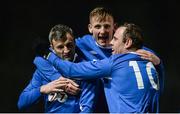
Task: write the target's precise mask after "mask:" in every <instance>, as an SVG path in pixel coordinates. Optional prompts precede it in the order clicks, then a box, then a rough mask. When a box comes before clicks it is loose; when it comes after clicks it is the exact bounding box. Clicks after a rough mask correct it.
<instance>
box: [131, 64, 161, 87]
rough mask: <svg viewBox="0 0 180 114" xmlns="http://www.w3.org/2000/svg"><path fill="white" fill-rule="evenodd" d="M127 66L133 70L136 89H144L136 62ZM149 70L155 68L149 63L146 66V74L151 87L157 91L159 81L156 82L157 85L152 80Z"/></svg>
mask: <svg viewBox="0 0 180 114" xmlns="http://www.w3.org/2000/svg"><path fill="white" fill-rule="evenodd" d="M129 66H132V67H133V69H134V73H135V76H136V81H137V85H138V89H144V83H143V79H142V75H141V72H140V69H139V66H138V64H137V61H130V62H129ZM151 69H155V68H154V66H153V64H152V63H151V62H148V63H147V64H146V72H147V75H148V78H149V81H150V83H151V85H152V87H153V88H154V89H156V90H158V89H159V81H158V83H157V84H156V83H155V82H154V79H153V77H152V73H151ZM157 78H158V77H157Z"/></svg>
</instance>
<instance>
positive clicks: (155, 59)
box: [136, 49, 161, 65]
mask: <svg viewBox="0 0 180 114" xmlns="http://www.w3.org/2000/svg"><path fill="white" fill-rule="evenodd" d="M136 53H137V54H138V55H140V56H141V58H142V59H146V60H149V61H151V62H152V63H153V64H154V65H159V64H160V61H161V60H160V58H159V57H158V56H156V55H155V54H153V53H152V52H150V51H146V50H143V49H139V50H137V51H136Z"/></svg>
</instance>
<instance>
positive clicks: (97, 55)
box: [76, 35, 165, 111]
mask: <svg viewBox="0 0 180 114" xmlns="http://www.w3.org/2000/svg"><path fill="white" fill-rule="evenodd" d="M76 45H77V47H79V49H80V50H81V52H82V54H81V55H83V56H84V57H85V58H86V59H87V60H91V61H92V60H101V59H104V58H107V57H110V56H111V51H112V50H111V48H109V47H108V48H103V47H100V46H99V45H98V44H97V42H96V41H95V38H93V36H92V35H85V36H83V37H82V38H78V39H76ZM142 49H144V50H147V51H150V52H152V53H154V54H155V55H157V54H156V53H155V52H154V51H153V50H151V49H149V48H147V47H145V46H143V47H142ZM155 68H156V70H157V72H158V75H159V83H160V89H159V95H158V96H160V94H161V93H162V92H163V90H164V77H165V72H164V65H163V63H162V60H161V62H160V64H159V65H156V66H155ZM103 82H106V78H104V79H103ZM104 85H106V83H104ZM156 101H159V97H157V99H156ZM158 106H159V105H158V104H157V111H158V110H159V107H158Z"/></svg>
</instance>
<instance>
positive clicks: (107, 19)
mask: <svg viewBox="0 0 180 114" xmlns="http://www.w3.org/2000/svg"><path fill="white" fill-rule="evenodd" d="M101 22H106V23H114V19H113V17H112V16H110V15H106V16H100V15H98V16H93V17H91V19H90V23H91V24H92V23H101Z"/></svg>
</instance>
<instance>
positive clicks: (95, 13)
mask: <svg viewBox="0 0 180 114" xmlns="http://www.w3.org/2000/svg"><path fill="white" fill-rule="evenodd" d="M94 17H96V18H97V20H98V21H104V20H106V19H107V18H108V17H112V19H113V20H114V18H113V15H112V13H111V12H110V11H109V10H108V9H106V8H104V7H97V8H95V9H93V10H92V11H91V12H90V14H89V21H90V22H91V20H92V18H94Z"/></svg>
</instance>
